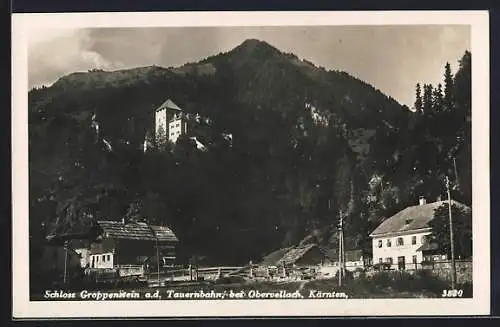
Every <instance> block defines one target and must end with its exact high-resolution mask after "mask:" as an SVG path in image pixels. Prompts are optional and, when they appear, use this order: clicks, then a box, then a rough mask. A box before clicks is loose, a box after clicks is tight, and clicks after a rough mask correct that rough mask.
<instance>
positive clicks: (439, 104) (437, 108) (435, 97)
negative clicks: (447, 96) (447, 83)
mask: <svg viewBox="0 0 500 327" xmlns="http://www.w3.org/2000/svg"><path fill="white" fill-rule="evenodd" d="M432 105H433V107H432V108H433V109H432V111H433V112H441V111H443V106H444V99H443V86H442V85H441V83H439V84H438V86H437V87H436V88H435V89H434V91H433V94H432Z"/></svg>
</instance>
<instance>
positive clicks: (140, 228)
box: [97, 221, 178, 242]
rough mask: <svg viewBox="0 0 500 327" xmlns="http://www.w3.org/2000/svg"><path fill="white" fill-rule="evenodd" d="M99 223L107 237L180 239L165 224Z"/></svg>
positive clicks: (146, 239)
mask: <svg viewBox="0 0 500 327" xmlns="http://www.w3.org/2000/svg"><path fill="white" fill-rule="evenodd" d="M97 225H98V226H99V227H100V228H101V229H102V231H103V232H104V236H105V237H106V238H114V239H127V240H143V241H157V240H158V241H160V242H161V241H171V242H177V241H178V239H177V237H176V236H175V234H174V232H172V230H171V229H170V228H168V227H165V226H153V225H148V224H146V223H142V222H128V223H123V222H121V221H98V222H97Z"/></svg>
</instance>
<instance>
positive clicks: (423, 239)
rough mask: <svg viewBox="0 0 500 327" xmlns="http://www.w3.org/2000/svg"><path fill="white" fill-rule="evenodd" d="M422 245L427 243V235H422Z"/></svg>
mask: <svg viewBox="0 0 500 327" xmlns="http://www.w3.org/2000/svg"><path fill="white" fill-rule="evenodd" d="M421 242H422V244H425V243H427V235H423V236H422V239H421Z"/></svg>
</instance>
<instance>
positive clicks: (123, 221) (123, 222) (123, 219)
mask: <svg viewBox="0 0 500 327" xmlns="http://www.w3.org/2000/svg"><path fill="white" fill-rule="evenodd" d="M122 224H124V225H125V217H123V218H122Z"/></svg>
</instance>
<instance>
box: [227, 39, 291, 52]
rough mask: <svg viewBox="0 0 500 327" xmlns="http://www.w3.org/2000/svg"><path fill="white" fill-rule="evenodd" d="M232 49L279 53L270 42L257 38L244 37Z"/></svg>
mask: <svg viewBox="0 0 500 327" xmlns="http://www.w3.org/2000/svg"><path fill="white" fill-rule="evenodd" d="M233 51H237V52H239V51H242V52H247V53H253V52H256V51H258V52H269V53H281V52H280V51H279V50H278V49H277V48H275V47H274V46H272V45H271V44H269V43H267V42H265V41H261V40H258V39H246V40H245V41H243V42H242V43H241V44H240V45H238V46H237V47H236V48H234V49H233Z"/></svg>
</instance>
